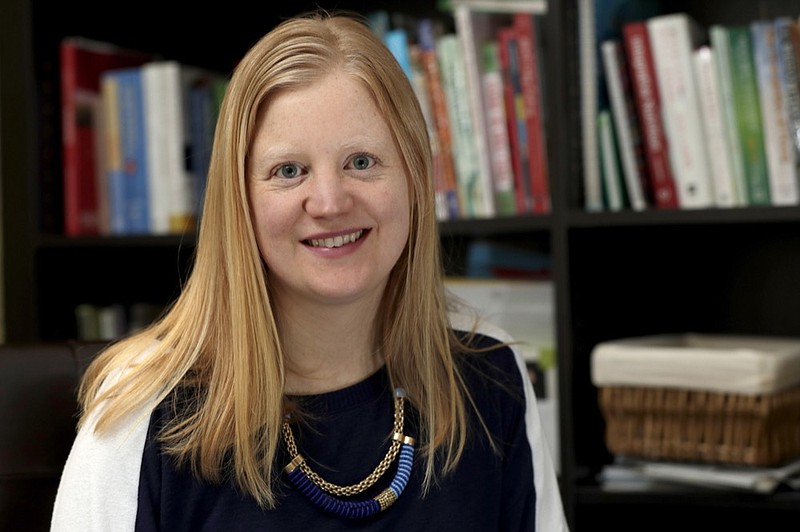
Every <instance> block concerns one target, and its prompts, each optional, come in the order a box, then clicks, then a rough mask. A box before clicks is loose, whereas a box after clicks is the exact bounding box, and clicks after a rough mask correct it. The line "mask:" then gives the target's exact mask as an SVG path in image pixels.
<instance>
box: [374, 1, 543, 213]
mask: <svg viewBox="0 0 800 532" xmlns="http://www.w3.org/2000/svg"><path fill="white" fill-rule="evenodd" d="M479 4H481V3H480V2H474V1H471V0H459V1H455V2H452V7H453V15H454V17H453V22H454V25H453V26H450V25H449V24H448V23H447V22H443V21H442V20H438V19H432V18H422V19H417V18H413V17H408V16H405V15H401V14H397V13H387V12H385V11H376V12H374V13H372V14H371V16H370V17H369V20H370V23H371V25H372V27H373V29H374V31H375V32H376V34H378V35H380V36H381V37H382V38H383V40H384V42H386V44H387V46H388V47H389V49H390V50H392V52H393V53H394V55H395V57H396V58H397V59H398V61H399V62H400V64H401V65H403V66H404V68H405V70H406V73H407V74H408V76H409V79H410V80H411V82H412V84H413V86H414V88H415V91H416V93H417V97H418V99H419V101H420V104H421V106H422V110H423V113H424V114H425V116H426V120H427V122H428V126H429V133H430V137H431V141H432V148H433V153H434V185H435V190H436V195H437V204H436V205H437V215H438V217H439V219H440V220H451V219H463V218H489V217H495V216H513V215H518V214H545V213H548V212H550V191H549V177H548V176H549V174H548V160H547V148H546V136H545V131H546V126H545V118H546V117H545V113H544V108H545V106H544V104H543V98H544V79H543V69H542V58H541V54H542V35H541V34H540V33H541V32H540V28H539V22H540V21H539V16H538V15H541V14H543V13H545V12H546V3H544V2H531V1H523V2H514V3H513V5H508V4H502V5H501V4H498V5H496V6H494V5H493V6H490V7H487V6H485V5H479ZM483 4H485V2H484V3H483Z"/></svg>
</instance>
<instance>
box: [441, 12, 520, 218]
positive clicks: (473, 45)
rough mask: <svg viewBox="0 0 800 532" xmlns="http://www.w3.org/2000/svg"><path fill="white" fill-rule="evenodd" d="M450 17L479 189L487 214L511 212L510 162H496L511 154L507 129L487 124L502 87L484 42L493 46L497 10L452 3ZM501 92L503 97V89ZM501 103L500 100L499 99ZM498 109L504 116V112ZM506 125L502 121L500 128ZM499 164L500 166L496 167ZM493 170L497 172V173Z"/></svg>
mask: <svg viewBox="0 0 800 532" xmlns="http://www.w3.org/2000/svg"><path fill="white" fill-rule="evenodd" d="M453 17H454V21H455V32H456V35H457V36H458V38H459V40H460V42H461V48H462V50H463V58H464V70H465V72H466V80H467V86H466V89H467V95H466V96H467V99H468V102H469V109H470V113H471V114H472V123H473V137H474V143H475V159H476V164H477V167H478V179H479V181H480V183H481V185H480V186H481V188H482V190H484V191H488V193H487V194H485V196H484V202H485V212H486V213H487V214H486V215H487V216H495V215H497V214H500V215H508V214H514V213H515V212H516V207H513V204H512V207H513V210H509V209H508V205H507V203H506V201H507V199H508V194H509V192H510V193H512V194H513V174H510V173H508V172H510V166H509V167H508V168H507V169H504V168H503V167H502V164H503V163H502V162H499V163H498V160H497V159H500V160H502V158H503V157H510V155H509V154H508V151H509V149H510V148H509V146H508V139H507V136H508V133H507V132H503V133H500V132H499V130H497V129H495V130H494V131H490V130H491V128H492V127H493V126H492V125H490V124H489V121H490V120H497V118H498V117H497V115H496V113H497V112H498V110H499V109H498V108H497V107H496V105H495V104H496V97H497V91H498V90H499V91H502V74H501V73H500V66H499V57H498V58H497V59H496V61H495V62H494V63H491V62H487V58H486V57H485V54H486V50H485V45H487V44H490V43H494V45H495V50H496V31H497V27H498V25H499V24H500V22H499V19H498V17H497V16H496V14H494V13H486V12H480V11H477V10H475V9H473V7H472V6H471V5H467V4H463V3H455V4H454V5H453ZM495 53H496V52H495ZM487 68H488V69H489V70H488V71H487ZM487 91H489V94H487ZM500 96H501V98H502V92H500ZM500 103H501V104H502V99H501V100H500ZM492 105H495V107H493V109H492V110H491V111H490V110H489V109H488V107H487V106H492ZM500 111H501V112H502V119H504V118H505V112H504V111H503V110H500ZM490 114H492V116H490ZM505 127H506V126H505V125H503V128H505ZM498 134H500V135H503V136H505V137H506V138H505V140H502V139H499V138H498ZM498 164H500V165H501V166H500V167H499V168H495V167H497V166H498ZM509 164H510V161H509ZM496 172H500V175H498V174H496ZM503 172H506V173H505V174H503ZM509 179H510V181H509ZM512 199H513V196H512Z"/></svg>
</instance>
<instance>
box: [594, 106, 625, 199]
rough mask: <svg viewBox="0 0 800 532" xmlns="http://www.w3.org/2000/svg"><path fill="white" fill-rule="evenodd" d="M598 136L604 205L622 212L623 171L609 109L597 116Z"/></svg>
mask: <svg viewBox="0 0 800 532" xmlns="http://www.w3.org/2000/svg"><path fill="white" fill-rule="evenodd" d="M597 135H598V139H599V146H600V164H601V167H602V176H603V192H604V194H603V195H604V198H605V202H604V205H605V207H606V208H607V209H608V210H609V211H621V210H622V209H623V208H624V207H625V198H624V195H623V188H622V175H621V174H622V170H621V169H620V165H619V158H618V157H619V156H618V150H617V141H616V138H617V135H616V133H615V131H614V121H613V119H612V117H611V111H609V110H608V109H603V110H601V111H600V112H599V113H598V114H597Z"/></svg>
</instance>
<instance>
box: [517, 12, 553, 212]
mask: <svg viewBox="0 0 800 532" xmlns="http://www.w3.org/2000/svg"><path fill="white" fill-rule="evenodd" d="M513 20H514V22H513V24H514V27H515V29H516V32H517V43H518V53H519V72H520V74H519V76H520V90H521V93H522V108H523V113H524V117H525V129H526V131H527V140H528V164H529V165H530V170H529V179H530V210H531V211H533V212H536V213H548V212H550V185H549V175H548V165H547V146H546V142H545V129H544V123H545V121H544V115H543V105H542V94H541V88H542V77H541V72H540V65H539V50H538V48H539V45H538V41H537V37H538V35H537V33H538V30H537V28H536V23H535V19H534V17H533V15H531V14H529V13H519V12H518V13H515V14H514V15H513Z"/></svg>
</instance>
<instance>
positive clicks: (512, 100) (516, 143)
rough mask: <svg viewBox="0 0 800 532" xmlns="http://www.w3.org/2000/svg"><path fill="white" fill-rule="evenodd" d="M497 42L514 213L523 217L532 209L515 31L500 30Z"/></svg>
mask: <svg viewBox="0 0 800 532" xmlns="http://www.w3.org/2000/svg"><path fill="white" fill-rule="evenodd" d="M497 42H498V46H499V51H500V68H501V69H502V72H503V87H504V89H505V97H504V101H505V109H506V118H507V119H508V133H509V134H508V137H509V139H510V141H511V142H510V145H511V164H512V167H513V169H514V190H515V191H516V204H517V213H525V212H530V206H531V190H530V186H531V179H530V171H531V166H530V161H529V157H530V154H529V153H528V146H529V144H528V133H527V124H526V123H525V111H524V109H523V103H522V85H521V82H520V72H519V54H518V43H517V36H516V31H515V30H514V28H513V27H512V26H505V27H502V28H499V29H498V30H497Z"/></svg>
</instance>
